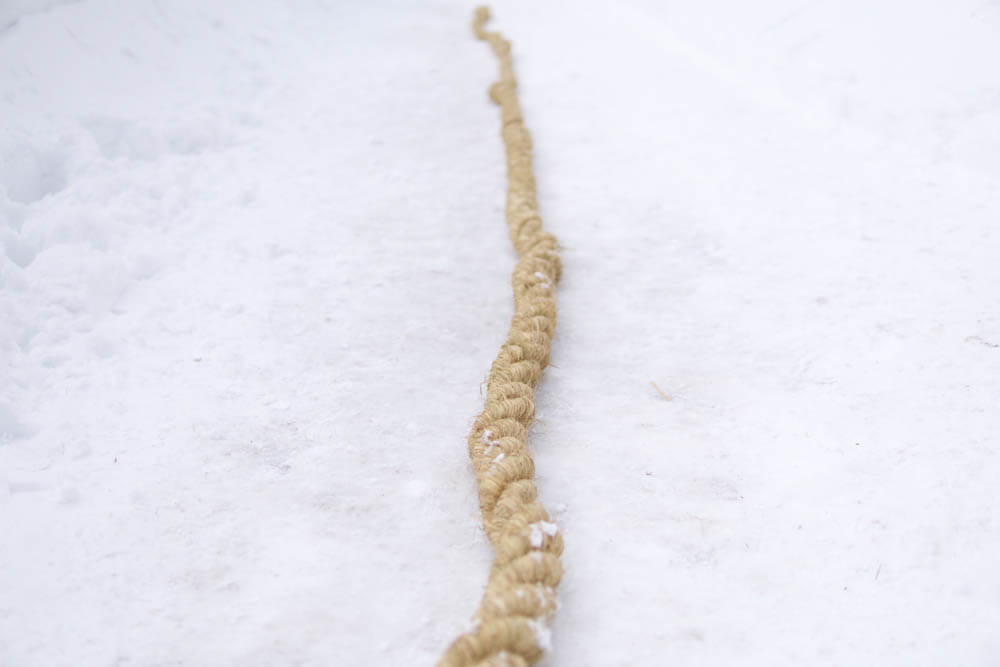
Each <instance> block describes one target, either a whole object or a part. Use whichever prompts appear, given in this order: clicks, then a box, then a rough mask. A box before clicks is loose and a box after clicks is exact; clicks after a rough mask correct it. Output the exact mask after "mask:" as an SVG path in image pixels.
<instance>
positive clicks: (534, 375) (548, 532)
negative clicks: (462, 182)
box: [438, 7, 563, 667]
mask: <svg viewBox="0 0 1000 667" xmlns="http://www.w3.org/2000/svg"><path fill="white" fill-rule="evenodd" d="M489 16H490V13H489V9H487V8H486V7H480V8H479V9H477V10H476V15H475V21H474V23H473V30H474V31H475V34H476V37H478V38H479V39H481V40H484V41H486V42H488V43H489V45H490V47H492V49H493V53H494V54H496V57H497V59H498V60H499V65H500V78H499V80H498V81H497V82H496V83H494V84H493V85H492V86H490V97H491V98H492V99H493V101H494V102H495V103H496V104H498V105H499V106H500V115H501V134H502V136H503V141H504V146H505V148H506V153H507V211H506V215H507V226H508V227H509V231H510V238H511V240H512V241H513V243H514V248H515V249H516V250H517V252H518V254H519V255H520V259H519V260H518V262H517V264H516V266H515V267H514V273H513V278H512V282H513V288H514V316H513V318H512V320H511V324H510V330H509V331H508V333H507V340H506V341H505V342H504V344H503V345H502V346H501V348H500V352H499V354H498V355H497V358H496V360H495V361H494V362H493V366H492V367H491V368H490V373H489V377H488V380H487V394H486V402H485V405H484V407H483V411H482V413H481V414H480V415H479V417H478V418H477V419H476V421H475V424H474V425H473V427H472V432H471V433H470V434H469V456H470V458H471V459H472V465H473V468H474V469H475V471H476V480H477V482H478V485H479V504H480V509H481V510H482V514H483V524H484V527H485V530H486V535H487V536H488V537H489V539H490V541H491V542H492V543H493V547H494V550H495V552H496V559H495V561H494V563H493V568H492V570H491V572H490V578H489V582H488V584H487V586H486V592H485V593H484V594H483V599H482V601H481V602H480V605H479V609H478V611H477V612H476V615H475V617H474V619H473V623H472V627H471V629H470V630H468V631H467V632H465V633H464V634H462V635H461V636H459V637H458V638H457V639H456V640H455V641H454V642H453V643H452V644H451V646H450V647H449V648H448V650H447V651H446V652H445V654H444V656H443V657H442V658H441V660H440V662H439V663H438V667H467V666H470V667H471V666H477V667H487V666H489V667H501V666H503V667H522V666H524V665H530V664H534V663H535V662H537V661H538V660H539V659H540V658H541V657H542V653H543V651H544V650H545V649H547V648H548V647H549V630H548V627H549V622H550V620H551V618H552V615H553V614H554V612H555V609H556V586H557V585H558V584H559V580H560V579H561V577H562V564H561V563H560V561H559V556H560V554H562V550H563V539H562V535H561V534H560V533H559V530H558V528H557V527H556V525H555V524H554V523H552V522H550V521H549V515H548V513H547V512H546V511H545V508H544V507H543V506H542V505H541V503H539V502H538V500H537V499H536V496H537V490H536V489H535V483H534V481H533V479H534V474H535V464H534V461H532V459H531V456H530V455H529V454H528V450H527V439H528V427H529V426H530V424H531V422H532V420H533V419H534V415H535V400H534V399H535V387H536V386H537V385H538V381H539V380H540V379H541V376H542V369H544V368H545V366H546V365H547V364H548V362H549V352H550V349H551V343H552V334H553V332H554V331H555V324H556V303H555V298H554V295H553V291H554V288H555V284H556V282H557V281H558V280H559V275H560V271H561V266H560V261H559V254H558V244H557V242H556V238H555V237H554V236H552V235H551V234H549V233H547V232H545V231H544V230H543V229H542V219H541V217H540V216H539V214H538V202H537V196H536V191H535V176H534V172H533V169H532V158H531V135H530V134H528V130H527V129H525V127H524V122H523V119H522V116H521V105H520V103H519V102H518V99H517V81H516V80H515V78H514V70H513V66H512V63H511V57H510V42H509V41H507V40H506V39H504V38H503V36H501V35H500V33H497V32H487V31H486V30H485V28H484V26H485V24H486V21H487V20H488V19H489Z"/></svg>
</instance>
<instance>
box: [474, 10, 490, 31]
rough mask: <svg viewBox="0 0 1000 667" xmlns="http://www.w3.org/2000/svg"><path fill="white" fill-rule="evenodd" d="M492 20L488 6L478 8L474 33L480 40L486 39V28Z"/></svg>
mask: <svg viewBox="0 0 1000 667" xmlns="http://www.w3.org/2000/svg"><path fill="white" fill-rule="evenodd" d="M489 20H490V8H489V7H487V6H486V5H482V6H480V7H476V17H475V19H473V21H472V31H473V32H475V33H476V37H478V38H479V39H486V29H485V28H484V26H485V25H486V22H487V21H489Z"/></svg>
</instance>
